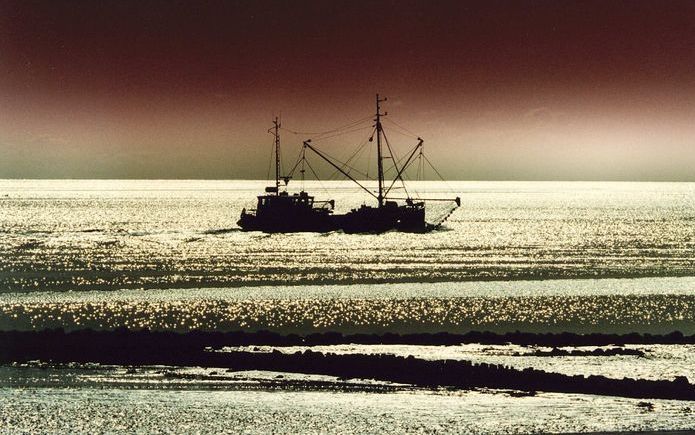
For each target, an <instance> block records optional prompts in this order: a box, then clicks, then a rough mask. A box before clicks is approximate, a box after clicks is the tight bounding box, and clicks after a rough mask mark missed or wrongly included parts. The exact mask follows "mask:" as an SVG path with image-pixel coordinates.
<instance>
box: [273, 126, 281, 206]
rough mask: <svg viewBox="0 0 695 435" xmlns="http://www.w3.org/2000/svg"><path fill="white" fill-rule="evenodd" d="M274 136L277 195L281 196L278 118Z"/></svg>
mask: <svg viewBox="0 0 695 435" xmlns="http://www.w3.org/2000/svg"><path fill="white" fill-rule="evenodd" d="M273 130H274V131H273V135H274V136H275V195H278V196H279V195H280V121H279V120H278V117H277V116H276V117H275V119H274V120H273Z"/></svg>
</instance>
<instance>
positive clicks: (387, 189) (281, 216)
mask: <svg viewBox="0 0 695 435" xmlns="http://www.w3.org/2000/svg"><path fill="white" fill-rule="evenodd" d="M384 101H386V98H383V99H382V98H380V97H379V94H377V95H376V114H375V116H374V118H373V121H374V124H373V125H372V127H373V130H372V132H371V135H370V137H369V141H370V142H371V141H373V140H374V139H375V138H376V153H377V160H376V161H377V180H376V181H377V190H376V191H372V189H370V188H368V187H367V186H366V185H365V182H364V181H363V180H362V181H360V180H358V179H357V178H356V177H354V176H353V175H352V174H351V173H350V171H349V170H347V169H346V168H347V164H346V163H344V162H343V163H341V162H338V161H336V160H335V159H333V158H331V157H329V156H328V155H327V154H326V153H325V152H324V151H322V150H320V149H319V148H318V147H317V146H315V145H314V144H312V142H311V139H309V140H305V141H303V147H302V152H301V154H300V159H299V160H298V162H297V164H295V165H294V167H293V169H292V171H290V174H289V175H285V176H283V175H281V171H280V123H279V121H278V119H277V118H276V119H275V120H274V124H273V128H272V129H271V130H269V132H271V133H272V134H273V135H274V137H275V141H274V156H275V185H274V186H270V187H266V189H265V194H264V195H259V196H258V197H257V198H258V203H257V207H256V209H255V210H246V209H244V210H242V212H241V217H240V219H239V221H238V225H239V226H240V227H241V228H242V229H243V230H246V231H263V232H267V233H290V232H328V231H336V230H341V231H343V232H345V233H384V232H387V231H394V230H395V231H402V232H411V233H426V232H429V231H432V230H434V229H436V228H439V227H440V226H441V225H442V223H443V222H444V221H445V220H446V219H447V218H448V217H449V216H450V215H451V213H452V212H453V211H454V210H455V209H456V208H457V207H459V206H460V205H461V199H460V198H459V197H455V198H429V199H421V198H420V199H415V198H413V197H411V196H410V195H409V194H408V191H407V190H406V189H405V180H404V173H405V171H406V169H407V168H408V167H410V166H411V164H412V163H413V162H414V161H415V160H416V159H418V158H419V159H420V162H422V160H423V158H425V157H424V155H423V152H422V150H423V140H422V139H421V138H419V137H418V138H417V139H418V143H417V144H416V145H415V147H414V148H413V149H412V150H411V152H410V153H409V154H408V157H407V158H405V159H404V161H403V160H401V161H400V162H402V164H400V163H399V160H397V159H396V157H395V156H394V155H393V152H392V148H391V146H390V145H389V144H388V142H386V144H387V147H386V149H387V151H388V155H385V152H384V149H383V142H385V141H386V136H385V134H384V129H383V125H382V118H383V117H384V116H386V115H387V114H386V113H382V112H381V103H383V102H384ZM307 150H310V151H311V152H313V153H314V154H315V155H317V156H318V157H320V158H321V159H323V160H324V161H326V162H327V163H328V164H329V165H330V166H332V167H333V168H334V169H335V170H336V171H337V172H338V173H341V174H342V175H343V176H345V178H347V179H349V180H351V181H352V182H354V183H355V184H356V185H357V186H359V187H360V188H362V190H364V191H366V192H367V193H368V194H369V195H371V196H372V197H374V199H375V200H376V204H375V205H367V204H363V205H362V206H360V207H358V208H354V209H352V210H350V211H349V212H347V213H345V214H334V213H333V211H334V207H335V201H333V200H326V201H316V200H315V199H314V196H311V195H309V194H308V193H307V192H305V191H304V190H302V191H300V192H298V193H294V194H289V193H288V192H287V191H286V190H284V191H283V190H281V184H282V183H281V180H282V181H284V185H285V186H287V184H288V183H289V180H290V179H291V178H292V177H293V174H294V172H295V170H296V169H297V168H298V167H301V170H300V173H301V174H302V178H303V177H304V172H305V170H304V167H305V163H306V159H307V156H306V151H307ZM385 159H390V160H391V161H392V165H393V166H392V168H391V169H393V170H394V171H395V176H394V177H393V179H392V180H390V181H391V182H390V184H388V183H387V181H386V179H385V176H384V173H385V171H384V160H385ZM425 159H426V158H425ZM426 161H427V162H428V163H429V160H428V159H426ZM430 164H431V163H430ZM300 165H301V166H300ZM399 182H400V183H401V185H402V186H403V190H404V191H405V192H406V196H405V197H403V196H401V197H393V196H390V195H389V194H390V193H391V192H392V191H393V190H394V187H395V186H396V184H397V183H399ZM387 184H388V185H387ZM427 201H445V202H449V203H451V204H453V207H452V208H451V209H450V210H448V212H447V213H445V215H444V216H443V217H440V218H439V219H437V220H435V221H434V222H427V221H426V220H425V211H426V205H425V204H426V202H427Z"/></svg>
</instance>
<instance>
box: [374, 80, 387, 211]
mask: <svg viewBox="0 0 695 435" xmlns="http://www.w3.org/2000/svg"><path fill="white" fill-rule="evenodd" d="M383 101H386V98H385V97H384V99H383V100H381V99H379V94H376V119H375V120H374V121H376V161H377V172H378V178H379V195H378V196H377V201H378V202H379V208H381V207H383V206H384V162H383V157H382V154H381V117H382V116H385V115H386V113H383V114H382V113H381V106H380V103H381V102H383Z"/></svg>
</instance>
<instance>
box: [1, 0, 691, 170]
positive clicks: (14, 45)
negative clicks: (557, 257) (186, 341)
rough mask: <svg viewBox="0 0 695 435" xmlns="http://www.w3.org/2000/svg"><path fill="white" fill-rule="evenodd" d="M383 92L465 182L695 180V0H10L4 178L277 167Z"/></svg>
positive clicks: (4, 70)
mask: <svg viewBox="0 0 695 435" xmlns="http://www.w3.org/2000/svg"><path fill="white" fill-rule="evenodd" d="M377 91H380V92H382V93H384V94H386V95H388V96H389V97H390V101H391V102H390V103H389V104H388V106H387V110H389V112H391V116H393V119H394V120H397V121H398V122H399V123H400V124H407V127H408V128H409V129H410V130H413V131H415V132H417V133H418V134H420V135H421V136H423V137H424V138H425V139H426V143H427V146H428V149H429V150H430V152H431V154H432V155H433V159H434V160H438V161H440V162H441V164H440V166H441V167H442V169H443V172H445V174H446V175H447V176H448V177H450V178H458V179H510V178H511V179H649V180H652V179H653V180H670V179H672V180H694V181H695V171H693V169H692V168H693V167H695V140H694V138H695V128H694V127H693V124H695V123H693V119H695V118H694V115H695V2H689V1H683V2H678V1H665V2H664V1H651V2H643V1H626V2H617V1H597V2H590V1H589V2H587V1H582V2H568V1H547V2H545V1H526V2H521V1H520V2H506V1H505V2H495V1H483V2H466V1H455V2H444V1H441V2H437V1H411V2H408V1H393V2H390V1H382V2H376V1H345V2H340V1H316V2H289V1H246V2H200V1H190V2H172V1H142V0H140V1H96V2H95V1H55V0H53V1H38V2H31V1H10V2H7V1H0V153H1V154H3V156H2V158H0V177H99V178H103V177H116V178H118V177H158V178H181V177H191V178H249V177H250V178H257V177H264V176H265V174H266V169H267V165H266V160H267V156H268V146H269V144H270V142H269V137H268V135H267V134H266V133H265V130H266V129H267V128H268V126H269V121H270V119H271V117H272V115H273V114H276V113H282V116H283V121H284V123H285V125H286V126H288V127H290V128H293V129H296V130H304V131H321V130H327V129H330V128H331V127H334V126H337V125H342V124H345V123H347V122H350V121H352V120H354V119H358V118H361V117H362V116H365V115H368V114H369V113H370V112H371V111H372V110H373V108H372V100H373V94H374V93H375V92H377ZM283 139H286V144H287V147H288V148H290V150H289V151H288V154H291V153H293V152H294V148H296V147H297V144H298V143H299V139H300V138H295V137H293V136H291V135H290V136H288V135H285V136H283ZM358 139H359V138H358ZM409 145H410V143H409V142H407V141H406V143H405V145H404V146H409ZM328 146H331V145H328ZM336 146H337V145H336Z"/></svg>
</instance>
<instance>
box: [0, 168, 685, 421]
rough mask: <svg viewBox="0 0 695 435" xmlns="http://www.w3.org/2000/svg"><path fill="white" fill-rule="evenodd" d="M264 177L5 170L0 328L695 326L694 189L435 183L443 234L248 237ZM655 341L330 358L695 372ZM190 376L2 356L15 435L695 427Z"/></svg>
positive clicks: (3, 401) (1, 396)
mask: <svg viewBox="0 0 695 435" xmlns="http://www.w3.org/2000/svg"><path fill="white" fill-rule="evenodd" d="M264 185H265V183H264V182H255V181H118V180H116V181H110V180H99V181H76V180H75V181H72V180H68V181H28V180H0V329H3V330H7V329H42V328H46V327H64V328H68V329H71V328H83V327H92V328H114V327H119V326H127V327H131V328H142V327H149V328H154V329H171V330H178V331H185V330H191V329H206V330H239V329H246V330H258V329H271V330H276V331H280V332H300V333H306V332H315V331H326V330H339V331H344V332H388V331H391V332H413V331H430V332H438V331H452V332H463V331H466V330H494V331H500V332H502V331H509V330H512V331H513V330H517V329H519V330H527V331H537V332H548V331H556V332H557V331H574V332H632V331H636V332H651V333H659V332H670V331H672V330H675V329H678V330H681V331H683V332H685V333H690V334H692V333H695V184H693V183H540V182H539V183H535V182H534V183H531V182H529V183H526V182H524V183H520V182H455V183H447V184H445V183H434V182H425V183H419V184H415V186H414V187H415V188H414V190H416V191H418V192H420V193H422V194H423V196H438V197H441V196H450V197H454V196H457V195H458V196H460V197H461V199H462V207H461V208H459V209H458V210H456V211H455V212H454V214H453V215H452V216H451V217H450V219H449V220H448V221H447V223H446V224H445V226H444V228H442V229H441V230H438V231H435V232H433V233H430V234H425V235H413V234H401V233H388V234H383V235H378V236H377V235H346V234H342V233H329V234H323V235H320V234H287V235H283V234H276V235H266V234H262V233H245V232H241V231H239V229H238V227H237V226H236V220H237V218H238V216H239V213H240V211H241V209H242V208H243V207H246V208H253V207H254V206H255V195H256V194H257V193H258V192H260V191H262V189H263V187H264ZM307 190H309V191H310V192H312V193H314V194H315V195H316V196H317V197H318V198H321V199H335V200H336V206H337V207H336V208H337V211H338V212H342V211H346V210H348V209H349V208H351V207H355V206H358V205H359V204H361V203H362V202H368V201H369V198H367V197H365V196H364V195H362V194H361V193H360V192H359V191H357V190H355V189H354V188H352V187H351V186H350V185H349V184H346V183H340V182H333V183H322V184H320V183H307ZM446 212H447V205H446V204H438V205H436V206H435V207H433V208H432V209H431V210H429V211H428V213H429V217H430V219H432V220H434V219H436V218H437V216H439V215H442V214H444V213H446ZM639 348H640V349H641V350H643V351H644V352H645V356H642V357H639V356H626V355H622V356H612V357H605V356H603V357H597V356H577V357H535V356H532V355H530V354H529V352H530V351H531V350H530V349H525V348H521V347H519V346H512V345H508V346H479V345H466V346H453V347H445V346H350V345H346V346H331V347H326V348H322V349H319V350H323V351H329V352H336V353H351V352H357V353H393V354H399V355H415V356H417V357H421V358H429V359H443V358H453V359H468V360H474V361H486V362H491V363H502V364H507V365H510V366H513V367H518V368H523V367H536V368H541V369H544V370H548V371H555V372H560V373H567V374H585V375H590V374H603V375H606V376H611V377H622V376H624V375H625V373H629V374H630V375H631V376H634V377H639V378H645V379H672V378H673V377H674V376H680V375H682V376H687V377H689V379H690V381H691V382H693V381H695V380H694V379H693V378H692V373H694V372H695V366H694V362H693V359H692V354H693V349H692V346H664V345H659V346H642V347H639ZM269 350H270V349H269V348H260V350H259V351H269ZM295 350H297V349H294V348H292V349H286V351H295ZM190 370H195V369H192V368H189V369H173V368H152V367H142V368H138V369H137V372H136V373H132V371H128V370H126V368H124V367H87V366H75V367H45V366H37V365H29V366H25V367H0V432H3V431H4V432H9V433H18V432H22V431H35V430H36V428H37V427H39V426H40V427H42V428H43V431H45V432H86V433H93V432H99V431H106V432H133V431H142V432H153V431H161V432H172V433H183V432H221V431H225V430H226V431H230V432H238V431H246V432H353V433H357V432H365V431H366V432H383V431H389V432H393V431H394V429H396V431H399V430H400V431H410V432H413V431H428V430H430V431H431V430H437V429H439V430H448V431H455V432H485V433H490V432H499V433H510V432H522V433H527V432H532V431H555V432H566V431H592V430H594V431H595V430H661V429H695V424H694V423H693V421H695V419H694V418H693V409H695V408H694V407H693V406H692V404H691V403H687V402H678V401H650V402H651V403H652V405H653V406H652V407H651V408H650V407H645V406H644V405H643V404H640V401H638V400H631V399H617V398H605V397H593V396H582V395H571V394H546V393H539V395H538V396H535V397H512V396H510V395H509V394H507V393H505V392H499V391H497V392H492V391H470V392H450V391H435V390H418V389H412V388H410V387H407V386H397V385H382V386H376V387H375V386H374V385H372V384H373V383H370V382H368V381H359V380H356V381H344V380H339V379H320V380H319V381H321V382H319V383H312V382H314V381H317V380H316V379H313V378H311V377H306V376H304V377H301V376H300V377H299V379H294V378H292V375H289V374H269V373H231V374H228V373H224V374H219V373H213V372H212V371H210V370H208V371H203V372H201V373H197V374H196V373H189V371H190ZM277 376H282V378H278V377H277ZM293 379H294V380H293ZM481 416H482V417H481ZM618 416H620V417H618Z"/></svg>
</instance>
